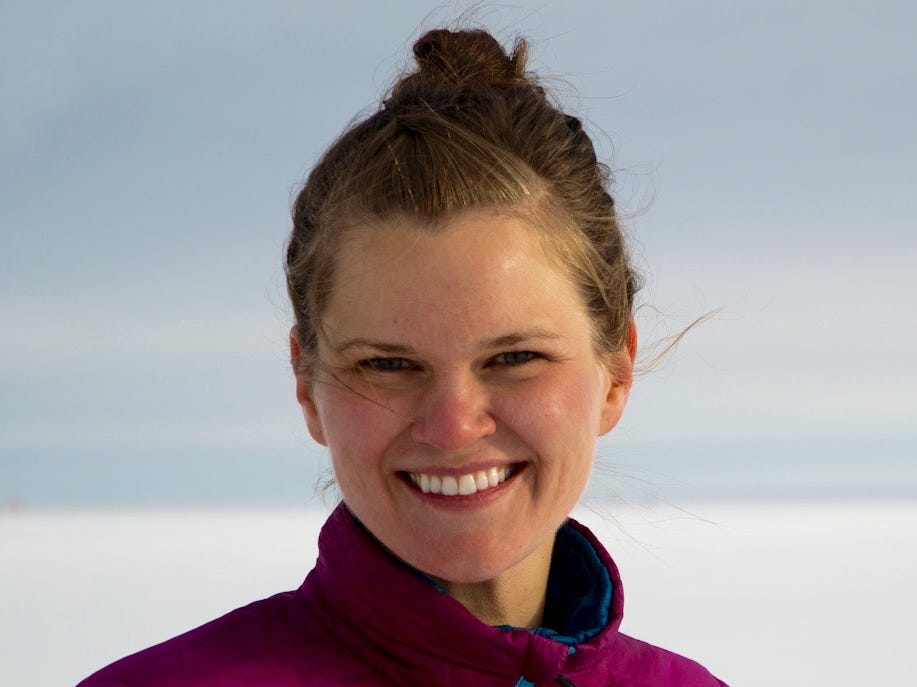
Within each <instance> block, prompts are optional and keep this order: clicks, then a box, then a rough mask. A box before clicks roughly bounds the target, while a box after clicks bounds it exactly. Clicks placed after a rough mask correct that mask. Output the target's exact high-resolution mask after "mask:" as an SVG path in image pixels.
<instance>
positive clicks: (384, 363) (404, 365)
mask: <svg viewBox="0 0 917 687" xmlns="http://www.w3.org/2000/svg"><path fill="white" fill-rule="evenodd" d="M360 367H362V368H364V369H368V370H372V371H373V372H401V371H403V370H409V369H411V363H410V361H408V360H406V359H404V358H368V359H366V360H361V361H360Z"/></svg>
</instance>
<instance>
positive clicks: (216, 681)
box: [78, 504, 725, 687]
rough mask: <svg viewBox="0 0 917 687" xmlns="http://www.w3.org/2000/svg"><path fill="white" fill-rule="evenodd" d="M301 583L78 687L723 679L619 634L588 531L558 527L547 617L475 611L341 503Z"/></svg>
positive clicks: (657, 683)
mask: <svg viewBox="0 0 917 687" xmlns="http://www.w3.org/2000/svg"><path fill="white" fill-rule="evenodd" d="M318 544H319V556H318V561H317V563H316V565H315V568H314V569H313V570H312V572H310V573H309V575H308V577H306V580H305V582H303V584H302V586H301V587H300V588H299V589H298V590H296V591H291V592H284V593H281V594H277V595H275V596H272V597H270V598H268V599H264V600H262V601H256V602H255V603H253V604H250V605H248V606H245V607H243V608H240V609H237V610H235V611H233V612H231V613H229V614H227V615H225V616H223V617H222V618H218V619H217V620H214V621H211V622H209V623H207V624H206V625H202V626H201V627H199V628H197V629H194V630H191V631H190V632H186V633H185V634H183V635H179V636H178V637H175V638H173V639H170V640H168V641H166V642H164V643H162V644H159V645H157V646H154V647H151V648H149V649H146V650H144V651H141V652H139V653H137V654H134V655H132V656H128V657H127V658H123V659H121V660H120V661H117V662H116V663H113V664H112V665H110V666H108V667H107V668H104V669H103V670H101V671H99V672H98V673H96V674H95V675H93V676H91V677H89V678H87V679H86V680H84V681H83V682H81V683H80V684H79V685H78V687H116V686H120V687H125V686H129V687H205V686H206V687H243V686H245V687H268V686H269V687H294V686H295V687H304V686H306V685H309V686H311V687H351V686H352V687H357V686H359V687H374V686H379V687H382V686H385V687H392V686H394V685H402V686H405V687H408V686H419V685H423V686H424V687H427V686H437V685H442V686H444V687H445V686H448V687H466V686H467V687H491V686H493V687H528V686H530V685H539V686H541V685H544V686H547V685H554V686H555V687H556V685H562V686H563V685H567V686H569V685H575V686H576V687H725V686H724V683H722V682H720V681H719V680H717V679H716V678H714V677H713V676H712V675H710V673H708V672H707V671H706V670H705V669H704V668H703V667H701V666H700V665H698V664H697V663H695V662H693V661H690V660H688V659H686V658H683V657H681V656H678V655H677V654H673V653H671V652H668V651H665V650H664V649H659V648H657V647H654V646H651V645H649V644H646V643H644V642H641V641H639V640H636V639H633V638H631V637H628V636H626V635H623V634H621V633H620V632H618V626H619V625H620V623H621V616H622V609H623V605H624V597H623V594H622V590H621V581H620V578H619V577H618V571H617V568H615V565H614V563H613V562H612V560H611V558H610V557H609V556H608V553H607V552H606V551H605V549H604V548H602V546H601V545H600V544H599V543H598V542H597V541H596V539H595V537H594V536H593V535H592V533H591V532H589V530H587V529H586V528H585V527H583V526H582V525H580V524H579V523H576V522H574V521H573V520H570V521H569V522H568V524H567V525H565V526H564V527H562V528H561V530H560V531H559V532H558V539H557V543H556V545H555V552H554V558H553V560H552V565H551V576H550V579H549V582H548V601H547V604H546V608H545V625H546V626H548V627H551V628H553V629H546V628H538V629H536V630H529V629H518V628H511V627H493V626H490V625H487V624H485V623H482V622H481V621H479V620H478V619H477V618H475V617H474V616H473V615H471V613H469V612H468V611H467V610H466V609H465V608H464V607H463V606H462V605H461V604H460V603H459V602H458V601H456V600H455V599H454V598H452V597H450V596H449V595H448V594H446V593H445V592H443V591H442V590H441V589H439V588H438V587H436V586H435V585H434V584H433V583H431V582H430V581H429V580H428V579H427V578H426V577H424V576H423V575H421V574H420V573H418V572H417V571H415V570H413V569H412V568H410V567H408V566H406V565H405V564H403V563H401V562H400V561H398V560H397V559H395V558H393V557H392V556H391V555H390V554H388V553H387V552H386V551H385V550H384V549H383V548H382V547H381V546H380V545H379V543H378V542H377V541H376V540H375V539H374V538H373V537H372V536H371V535H370V534H369V533H368V532H367V531H366V530H365V529H364V528H363V527H362V525H360V523H359V522H357V521H356V519H355V518H354V517H353V516H352V515H351V514H350V512H349V511H348V510H347V508H346V507H345V506H344V505H343V504H342V505H340V506H338V508H337V509H336V510H335V511H334V513H332V515H331V517H330V518H329V519H328V521H327V522H326V523H325V525H324V527H323V528H322V531H321V534H320V535H319V542H318Z"/></svg>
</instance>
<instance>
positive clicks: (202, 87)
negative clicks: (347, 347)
mask: <svg viewBox="0 0 917 687" xmlns="http://www.w3.org/2000/svg"><path fill="white" fill-rule="evenodd" d="M389 4H390V5H392V6H388V7H382V3H354V2H338V3H314V2H292V1H290V2H264V3H259V4H258V5H257V7H256V6H254V5H252V4H251V3H240V2H221V3H214V2H196V3H194V2H192V3H168V2H167V3H137V2H110V1H96V2H84V3H76V4H73V3H70V4H67V3H60V2H56V3H51V2H40V1H39V2H35V1H32V2H23V1H14V2H7V3H5V5H4V10H3V15H4V19H3V21H2V22H0V98H2V107H0V255H2V261H0V509H3V508H13V507H22V506H25V507H27V508H31V507H35V508H45V507H50V508H58V507H79V508H86V507H123V506H144V505H156V504H166V505H168V504H182V505H195V504H202V505H223V504H226V505H233V504H255V503H265V504H278V505H287V504H295V503H302V502H305V501H308V500H309V499H311V498H313V497H314V492H315V487H314V484H315V481H316V477H317V476H319V475H320V474H321V472H322V470H325V469H326V468H327V458H326V457H325V455H324V451H323V450H322V449H321V448H320V447H318V446H316V445H314V444H313V443H312V442H311V440H310V439H309V438H308V434H307V432H306V430H305V427H304V424H303V422H302V418H301V415H300V411H299V408H298V406H297V404H296V402H295V398H294V395H293V380H292V375H291V373H290V370H289V363H288V350H287V335H288V331H289V327H290V325H291V316H290V312H289V307H288V305H287V302H286V296H285V293H284V284H283V274H282V268H281V264H282V254H283V248H284V242H285V240H286V236H287V234H288V231H289V228H290V220H289V206H290V202H291V200H292V198H293V196H294V194H295V192H296V189H297V187H298V185H299V184H300V183H301V182H302V181H303V179H304V178H305V175H306V174H307V173H308V170H309V168H310V166H311V165H312V164H313V163H314V162H315V160H316V159H317V157H318V156H319V155H320V154H321V152H322V151H323V150H324V149H325V147H326V146H327V145H328V144H329V143H330V142H331V141H332V140H333V138H334V137H335V136H336V135H337V134H338V133H340V131H341V130H342V129H343V128H344V127H345V126H346V125H347V123H348V122H350V121H351V120H352V118H353V117H354V116H356V115H358V114H359V113H361V112H362V113H364V114H365V113H366V112H369V111H372V109H373V108H374V107H375V105H376V104H377V103H378V101H379V99H380V98H381V97H382V96H383V95H384V93H385V91H386V89H387V87H388V86H389V85H390V84H391V82H392V79H393V78H394V76H395V75H396V74H397V73H398V72H399V71H400V70H402V69H404V68H405V67H406V66H407V64H408V55H409V50H410V45H411V43H412V41H413V39H414V38H415V37H416V36H417V35H418V34H419V32H420V31H422V30H423V28H425V27H433V26H437V25H439V24H442V23H444V22H449V21H451V20H453V19H454V18H455V17H457V16H459V15H460V14H462V10H463V9H465V8H466V7H467V5H465V4H444V5H436V4H433V3H424V2H414V1H406V2H400V3H389ZM472 16H473V20H474V21H476V22H477V23H479V24H483V25H485V26H487V27H488V28H490V29H491V30H493V31H494V32H495V33H496V34H497V35H498V36H500V37H501V38H502V39H503V40H504V41H505V42H511V40H512V38H513V37H514V36H515V35H520V34H521V35H525V36H526V37H528V38H529V39H530V41H531V54H532V62H531V68H532V69H534V70H535V71H537V72H538V73H539V74H541V75H542V76H544V77H546V79H547V83H548V84H549V86H553V87H555V88H556V89H558V93H559V94H560V97H561V99H562V101H563V102H564V103H565V106H566V107H568V108H569V109H570V110H571V111H573V112H575V113H578V114H579V115H581V116H582V117H583V119H584V121H585V122H586V123H587V126H588V129H589V131H590V132H591V133H592V134H593V137H594V140H595V142H596V145H597V146H598V148H599V151H600V155H601V156H602V157H603V159H605V160H606V161H608V162H609V164H610V165H611V166H612V168H613V169H614V170H616V172H615V182H616V185H615V189H614V193H615V196H616V199H617V201H618V206H619V207H620V208H621V209H622V211H623V213H624V215H625V217H626V226H627V230H628V232H629V234H630V235H631V237H632V246H633V251H634V255H635V258H636V261H637V266H638V268H639V269H640V270H641V272H642V273H643V274H644V276H645V278H646V282H647V286H646V288H645V290H644V291H643V293H642V295H641V299H642V300H641V302H642V303H643V306H642V308H641V310H640V312H639V315H638V324H639V327H640V332H641V340H642V343H643V354H642V361H643V364H644V367H647V368H648V367H653V366H652V365H651V364H650V363H651V362H652V360H653V353H654V351H658V350H660V349H661V347H662V346H664V344H665V342H666V340H667V337H671V336H672V335H675V334H677V333H678V332H680V331H681V330H682V329H683V328H684V327H686V326H687V325H688V324H689V323H690V322H692V321H693V320H694V319H696V318H697V317H700V316H703V315H705V314H712V316H711V317H710V319H708V320H707V321H706V322H704V323H703V324H701V325H699V326H697V327H696V328H694V329H693V330H691V331H690V333H689V334H688V335H687V336H686V337H685V339H684V340H683V341H682V343H681V344H680V346H679V347H678V348H677V350H676V351H674V352H673V353H671V354H669V355H668V356H667V357H665V358H664V359H663V360H662V361H660V362H659V363H658V364H657V365H655V367H654V369H652V370H647V371H646V372H645V373H644V374H642V375H641V377H640V378H639V380H638V382H637V385H636V386H635V388H634V391H633V393H632V397H631V401H630V406H629V408H628V410H627V413H626V414H625V419H624V420H623V421H622V423H621V425H619V427H618V428H616V429H615V431H614V432H613V433H612V434H610V435H609V436H608V437H606V438H604V439H603V440H602V441H601V442H600V444H599V448H598V466H597V470H596V479H595V480H594V482H593V485H592V487H591V492H590V493H591V494H593V495H594V496H599V497H602V496H608V495H621V494H627V495H629V497H634V496H638V497H640V498H644V497H646V498H657V497H659V498H664V499H665V498H669V497H670V496H672V495H677V494H688V493H691V494H705V495H714V496H717V497H720V498H750V497H755V496H775V495H787V494H789V495H792V494H794V493H796V492H798V491H802V492H805V493H806V494H808V495H810V496H812V495H817V494H821V493H832V494H838V493H843V494H874V495H885V496H898V497H900V496H904V497H905V498H914V496H915V494H917V460H915V457H914V456H915V455H917V365H915V364H914V361H913V350H914V349H915V347H917V327H915V325H914V315H913V313H914V312H915V311H917V308H915V306H917V276H915V268H914V266H915V265H917V237H915V232H914V231H913V226H914V220H913V218H914V217H915V215H917V201H915V194H914V192H913V189H912V184H913V179H914V173H913V161H914V160H915V159H917V136H915V134H914V130H913V122H914V121H917V48H915V47H914V43H913V36H912V27H913V26H914V25H915V23H917V9H915V7H914V6H913V5H912V4H910V3H904V2H881V1H878V0H876V1H874V2H840V3H838V2H822V1H815V2H806V3H799V2H771V3H766V4H761V3H735V2H718V1H714V2H709V1H707V2H684V3H677V4H675V3H659V2H645V3H614V2H578V3H576V2H573V3H570V2H549V1H544V2H537V3H535V2H517V3H513V4H496V3H494V4H490V5H487V4H482V5H480V6H478V8H477V10H476V12H475V13H474V14H473V15H472Z"/></svg>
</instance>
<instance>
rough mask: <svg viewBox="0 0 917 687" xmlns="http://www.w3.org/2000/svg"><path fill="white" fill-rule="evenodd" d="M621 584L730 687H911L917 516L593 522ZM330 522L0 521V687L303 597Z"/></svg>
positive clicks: (70, 680) (652, 514) (291, 518)
mask: <svg viewBox="0 0 917 687" xmlns="http://www.w3.org/2000/svg"><path fill="white" fill-rule="evenodd" d="M577 515H578V517H579V518H580V519H581V520H584V521H585V522H587V523H588V524H589V525H590V526H591V527H593V529H595V530H596V531H597V532H598V533H599V535H600V537H601V538H602V540H603V541H604V542H605V543H606V544H607V546H608V548H609V549H610V550H611V551H612V552H613V554H614V556H615V558H616V559H617V561H618V564H619V566H620V567H621V569H622V574H623V576H624V584H625V591H626V594H627V605H626V610H627V612H626V617H625V621H624V625H623V629H624V630H625V631H626V632H628V633H630V634H633V635H636V636H639V637H641V638H644V639H647V640H648V641H651V642H653V643H656V644H660V645H663V646H666V647H667V648H671V649H673V650H675V651H678V652H680V653H684V654H687V655H689V656H692V657H694V658H697V659H698V660H700V661H701V662H702V663H705V664H706V665H708V666H709V667H710V668H711V669H712V670H713V671H714V672H715V673H716V674H717V675H719V676H720V677H722V678H723V679H725V680H727V681H728V682H730V684H731V685H732V686H733V687H773V686H774V685H780V686H781V687H814V686H816V685H831V686H832V687H846V686H848V685H849V686H851V687H852V686H854V685H856V687H861V686H862V685H866V684H868V685H904V684H913V682H912V680H913V679H914V675H917V652H915V651H914V650H913V642H914V639H915V634H914V630H913V619H914V618H915V617H917V584H915V582H917V503H915V502H892V503H881V502H874V503H868V502H867V503H862V502H859V503H858V502H837V503H832V502H816V503H790V504H787V503H761V504H751V505H742V506H739V505H724V504H711V503H701V504H692V505H690V506H686V510H685V511H680V510H676V509H673V508H662V507H652V508H645V509H641V508H635V507H631V508H629V509H625V508H623V507H621V506H614V507H608V508H607V510H606V509H602V508H596V509H595V510H590V509H586V508H581V509H580V510H579V511H578V513H577ZM323 517H324V514H323V513H322V512H321V511H320V510H319V509H317V508H316V509H312V510H307V509H303V510H296V511H245V512H242V511H181V512H178V511H167V512H134V513H7V514H2V515H0V685H11V686H13V685H14V686H17V687H19V686H28V687H51V686H55V687H60V686H63V687H66V686H67V685H73V684H75V683H76V682H77V681H78V680H79V679H80V678H81V677H83V676H85V675H86V674H88V673H90V672H92V671H93V670H94V669H96V668H98V667H100V666H102V665H103V664H105V663H107V662H109V661H111V660H113V659H115V658H117V657H119V656H121V655H123V654H125V653H128V652H131V651H134V650H137V649H140V648H142V647H144V646H147V645H149V644H151V643H154V642H157V641H160V640H162V639H165V638H167V637H169V636H171V635H174V634H176V633H178V632H180V631H182V630H184V629H187V628H189V627H192V626H194V625H196V624H199V623H201V622H203V621H205V620H208V619H210V618H212V617H215V616H216V615H219V614H221V613H223V612H224V611H226V610H229V609H231V608H234V607H236V606H238V605H241V604H243V603H246V602H248V601H250V600H253V599H255V598H260V597H263V596H266V595H268V594H271V593H274V592H276V591H279V590H282V589H289V588H292V587H295V586H297V585H298V584H299V583H300V581H301V579H302V577H303V576H304V574H305V572H306V571H307V570H308V568H309V567H310V566H311V564H312V562H313V561H314V558H315V534H316V532H317V529H318V527H319V525H320V523H321V520H322V519H323Z"/></svg>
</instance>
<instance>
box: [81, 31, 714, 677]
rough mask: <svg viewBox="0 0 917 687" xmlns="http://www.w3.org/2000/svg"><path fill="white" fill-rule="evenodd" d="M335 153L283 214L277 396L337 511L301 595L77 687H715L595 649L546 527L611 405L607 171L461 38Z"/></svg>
mask: <svg viewBox="0 0 917 687" xmlns="http://www.w3.org/2000/svg"><path fill="white" fill-rule="evenodd" d="M414 54H415V57H416V59H417V64H418V69H417V71H416V72H415V73H412V74H409V75H407V76H405V77H403V78H402V79H401V80H400V81H399V82H398V83H397V84H396V85H395V87H394V88H393V90H392V92H391V94H390V96H389V98H388V99H386V100H385V101H384V103H383V104H382V107H381V108H380V109H379V110H378V111H377V112H376V113H375V114H373V115H372V116H370V117H369V118H367V119H366V120H364V121H361V122H359V123H357V124H356V125H354V126H353V127H352V128H351V129H350V130H348V131H347V132H345V133H344V134H343V136H342V137H341V138H340V139H338V141H337V142H335V143H334V144H333V145H332V147H331V148H330V149H329V150H328V152H327V153H326V154H325V155H324V157H323V158H322V159H321V160H320V161H319V163H318V165H317V166H316V167H315V169H314V170H313V171H312V173H311V174H310V176H309V179H308V181H307V183H306V185H305V187H304V188H303V190H302V191H301V193H300V194H299V197H298V198H297V200H296V203H295V207H294V212H293V225H294V226H293V234H292V237H291V239H290V244H289V248H288V253H287V264H286V272H287V282H288V287H289V293H290V297H291V299H292V302H293V308H294V312H295V317H296V325H295V326H294V328H293V330H292V332H291V336H290V348H291V353H292V361H293V366H294V371H295V375H296V395H297V399H298V401H299V403H300V405H301V406H302V409H303V415H304V417H305V420H306V423H307V425H308V428H309V431H310V433H311V435H312V437H313V438H314V439H315V440H316V441H317V442H319V443H321V444H323V445H325V446H327V447H328V449H329V451H330V453H331V458H332V462H333V465H334V473H335V478H336V481H337V484H338V486H339V488H340V491H341V493H342V495H343V502H342V504H341V505H340V506H339V507H338V508H337V509H336V511H335V512H334V513H333V514H332V515H331V517H330V518H329V520H328V522H327V523H326V525H325V526H324V528H323V529H322V533H321V535H320V537H319V559H318V562H317V564H316V567H315V569H314V570H313V571H312V572H311V573H310V574H309V576H308V577H307V579H306V581H305V582H304V583H303V585H302V587H301V588H300V589H299V590H297V591H294V592H287V593H283V594H279V595H277V596H274V597H271V598H269V599H266V600H263V601H259V602H256V603H254V604H251V605H249V606H247V607H245V608H242V609H238V610H236V611H234V612H232V613H230V614H228V615H226V616H224V617H222V618H220V619H218V620H215V621H213V622H211V623H208V624H207V625H204V626H202V627H200V628H197V629H196V630H192V631H191V632H188V633H186V634H184V635H181V636H179V637H177V638H174V639H172V640H170V641H168V642H165V643H164V644H161V645H159V646H156V647H153V648H151V649H147V650H146V651H143V652H140V653H139V654H136V655H134V656H131V657H128V658H126V659H123V660H122V661H119V662H118V663H115V664H113V665H112V666H109V667H108V668H107V669H105V670H103V671H101V672H100V673H98V674H96V675H95V676H93V677H91V678H89V679H87V680H86V681H84V682H83V683H82V685H83V686H84V687H90V686H96V685H99V686H101V685H132V686H134V687H147V686H149V687H153V686H155V687H171V686H176V687H177V686H178V685H183V686H184V685H208V686H217V687H228V686H230V685H233V686H235V685H272V686H275V687H277V686H281V687H283V686H286V685H329V686H332V685H333V686H338V685H450V686H459V685H476V686H478V685H494V686H496V685H502V686H505V687H512V686H514V685H515V686H521V685H533V684H534V685H549V684H560V685H578V686H579V687H585V686H592V685H635V686H636V685H640V686H641V687H642V686H649V685H658V686H660V687H661V686H665V687H675V686H677V687H707V686H711V687H714V686H716V685H722V684H723V683H721V682H720V681H718V680H717V679H716V678H714V677H712V676H711V675H710V674H709V673H708V672H707V671H706V670H705V669H704V668H702V667H701V666H699V665H697V664H696V663H694V662H692V661H689V660H688V659H685V658H682V657H680V656H677V655H675V654H671V653H669V652H666V651H664V650H662V649H658V648H656V647H653V646H650V645H648V644H645V643H643V642H640V641H638V640H635V639H632V638H630V637H627V636H625V635H623V634H620V633H619V632H618V629H617V628H618V625H619V623H620V620H621V613H622V607H623V596H622V591H621V584H620V580H619V578H618V573H617V570H616V569H615V567H614V564H613V563H612V561H611V559H610V558H609V556H608V554H607V553H606V552H605V550H604V549H603V548H602V547H601V545H600V544H599V543H598V542H597V541H596V540H595V539H594V537H593V536H592V534H591V533H590V532H589V531H588V530H586V529H585V528H584V527H583V526H581V525H579V524H577V523H575V522H573V521H571V520H568V515H569V513H570V511H571V510H572V508H573V506H574V504H575V503H576V501H577V499H578V498H579V497H580V495H581V493H582V491H583V489H584V487H585V484H586V481H587V480H588V477H589V474H590V471H591V466H592V458H593V454H594V450H595V441H596V438H597V437H598V436H600V435H602V434H605V433H607V432H608V431H610V430H611V429H612V428H613V427H614V426H615V425H616V423H617V422H618V420H619V418H620V417H621V413H622V412H623V410H624V406H625V403H626V401H627V397H628V393H629V391H630V387H631V381H632V370H633V362H634V355H635V352H636V345H637V336H636V331H635V328H634V324H633V320H632V309H633V301H634V294H635V292H636V290H637V288H638V280H637V277H636V275H635V274H634V272H633V270H632V269H631V267H630V266H629V264H628V260H627V253H626V248H625V245H624V241H623V238H622V235H621V231H620V229H619V227H618V224H617V221H616V218H615V212H614V207H613V201H612V199H611V197H610V196H609V195H608V193H607V190H606V188H607V184H608V174H607V170H606V168H605V167H604V166H603V165H601V164H599V163H598V162H597V161H596V157H595V153H594V150H593V146H592V143H591V141H590V140H589V138H588V136H587V135H586V133H585V132H584V131H583V129H582V127H581V126H580V123H579V121H578V120H577V119H575V118H574V117H571V116H568V115H566V114H564V113H563V112H561V111H560V110H558V109H557V108H555V107H554V106H553V105H552V104H551V102H550V101H549V100H548V99H547V97H546V95H545V92H544V90H543V89H542V88H541V87H540V86H539V85H538V83H537V81H536V80H535V79H534V78H533V77H531V76H529V75H527V74H526V73H525V72H524V67H525V56H526V52H525V44H524V43H521V42H520V43H517V45H516V47H515V50H514V51H513V52H512V54H510V55H507V54H506V53H505V52H504V50H503V49H502V48H501V46H500V45H499V44H498V43H497V41H495V40H494V39H493V38H492V37H491V36H490V35H489V34H487V33H485V32H482V31H462V32H450V31H444V30H439V31H432V32H429V33H427V34H426V35H424V36H423V37H421V38H420V39H419V40H418V41H417V43H416V44H415V46H414Z"/></svg>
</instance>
